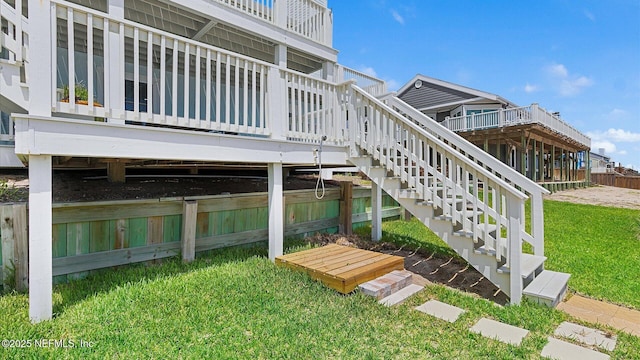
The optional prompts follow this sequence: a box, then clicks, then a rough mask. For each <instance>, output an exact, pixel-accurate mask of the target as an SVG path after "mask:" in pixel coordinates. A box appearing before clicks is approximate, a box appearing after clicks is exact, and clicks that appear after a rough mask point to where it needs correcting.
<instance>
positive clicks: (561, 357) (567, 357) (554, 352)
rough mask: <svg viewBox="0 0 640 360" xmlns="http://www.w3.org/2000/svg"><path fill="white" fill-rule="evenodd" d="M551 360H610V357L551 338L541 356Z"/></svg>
mask: <svg viewBox="0 0 640 360" xmlns="http://www.w3.org/2000/svg"><path fill="white" fill-rule="evenodd" d="M540 355H542V356H544V357H546V358H549V359H557V360H575V359H580V360H608V359H609V355H607V354H603V353H600V352H597V351H593V350H591V349H587V348H583V347H582V346H578V345H574V344H570V343H568V342H566V341H562V340H558V339H554V338H552V337H550V338H549V343H548V344H547V345H545V347H544V348H543V349H542V354H540Z"/></svg>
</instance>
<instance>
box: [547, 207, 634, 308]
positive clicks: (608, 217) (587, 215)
mask: <svg viewBox="0 0 640 360" xmlns="http://www.w3.org/2000/svg"><path fill="white" fill-rule="evenodd" d="M544 218H545V226H544V228H545V255H546V256H547V258H548V259H547V262H546V263H545V266H546V267H547V268H548V269H552V270H557V271H562V272H568V273H571V279H570V280H569V288H570V289H571V290H574V291H576V292H578V293H581V294H585V295H587V296H590V297H593V298H596V299H602V300H607V301H610V302H614V303H619V304H623V305H627V306H631V307H634V308H636V309H638V310H640V238H639V237H638V235H639V233H640V223H638V221H639V219H640V211H638V210H630V209H620V208H613V207H604V206H594V205H580V204H572V203H567V202H559V201H545V202H544Z"/></svg>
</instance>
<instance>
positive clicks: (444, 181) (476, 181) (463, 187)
mask: <svg viewBox="0 0 640 360" xmlns="http://www.w3.org/2000/svg"><path fill="white" fill-rule="evenodd" d="M345 92H346V93H347V94H348V95H347V96H346V102H347V104H348V107H349V108H350V109H351V110H350V111H349V114H348V118H349V130H350V132H351V139H350V141H351V144H352V147H359V148H361V149H364V150H365V151H366V152H367V153H368V154H369V155H371V156H372V157H373V158H374V159H376V160H378V161H379V162H380V165H382V166H384V167H385V168H386V170H387V171H389V172H392V173H393V174H394V176H396V177H398V178H400V179H401V180H402V181H403V182H406V183H407V184H408V187H409V188H410V189H413V190H415V191H416V192H417V194H418V195H417V198H419V199H424V200H425V201H426V202H427V203H430V204H432V206H434V207H435V208H436V209H442V213H443V215H444V216H445V218H447V219H448V220H450V221H451V222H452V223H453V224H456V223H458V224H462V228H463V229H464V230H465V231H468V233H469V234H470V236H471V237H472V238H473V240H474V242H482V243H483V244H484V246H485V248H488V249H493V250H495V253H494V255H495V257H496V259H497V260H498V261H506V264H507V265H508V266H510V271H511V277H512V281H511V286H512V289H511V296H512V299H513V297H514V296H515V298H516V300H517V301H519V295H518V294H519V293H520V292H521V286H522V283H521V279H520V275H519V272H520V257H521V252H522V249H521V246H522V242H523V241H525V242H527V243H530V244H531V245H532V246H534V247H535V248H536V251H539V250H540V249H541V248H542V247H543V246H542V241H544V240H543V239H544V235H543V234H542V237H541V238H534V236H533V235H532V234H531V233H530V232H528V231H527V230H526V228H525V222H526V221H525V200H526V199H527V195H525V194H524V193H523V192H521V191H520V190H518V189H516V187H514V186H513V185H512V184H509V183H507V182H506V181H505V180H503V179H502V178H501V177H500V176H498V175H496V174H495V173H492V172H490V171H489V170H487V169H485V168H484V167H482V166H480V165H479V164H477V163H476V161H475V160H472V159H470V158H469V157H468V155H473V156H475V155H476V154H477V153H480V152H482V151H481V150H480V149H477V148H476V149H474V150H471V152H470V153H468V154H467V155H464V154H462V153H461V152H459V150H457V149H455V148H454V147H452V146H451V144H447V143H446V142H445V141H446V139H443V138H440V137H438V136H436V135H434V134H432V133H431V132H428V131H426V130H425V129H423V128H422V127H421V126H418V125H417V124H415V123H414V122H413V121H411V120H410V119H407V118H406V117H405V116H403V115H402V114H400V113H399V112H397V111H395V110H394V109H393V108H391V107H389V106H387V105H385V104H384V103H382V102H380V101H379V100H377V99H376V98H375V97H373V96H372V95H370V94H368V93H367V92H366V91H364V90H363V89H361V88H359V87H357V86H355V85H353V84H347V85H346V89H345ZM438 126H439V125H438ZM443 130H444V129H443ZM451 135H454V138H455V134H451ZM495 166H496V167H495V168H494V171H495V172H499V171H500V170H502V169H503V168H507V166H506V165H505V164H502V163H497V164H496V165H495ZM536 186H537V185H536ZM456 199H460V200H461V201H462V204H463V205H462V206H461V209H460V210H458V208H457V207H456V203H457V200H456ZM467 204H472V206H471V207H468V206H467ZM540 211H542V208H541V207H540ZM481 225H482V226H481ZM490 225H495V226H496V229H497V230H496V231H495V235H492V234H491V232H490V231H486V230H483V229H482V227H484V229H489V226H490ZM540 225H541V224H540ZM540 230H541V229H540ZM505 234H506V238H505ZM517 287H520V290H518V288H517Z"/></svg>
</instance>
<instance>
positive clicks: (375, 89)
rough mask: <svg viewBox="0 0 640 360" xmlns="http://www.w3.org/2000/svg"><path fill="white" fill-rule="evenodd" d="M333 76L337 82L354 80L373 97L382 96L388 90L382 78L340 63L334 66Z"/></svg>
mask: <svg viewBox="0 0 640 360" xmlns="http://www.w3.org/2000/svg"><path fill="white" fill-rule="evenodd" d="M335 78H336V81H337V82H344V81H349V80H355V83H356V85H358V87H360V88H361V89H363V90H364V91H366V92H367V93H369V94H371V95H373V96H375V97H378V96H382V95H384V94H386V93H387V92H388V91H387V83H386V82H385V81H384V80H381V79H378V78H376V77H375V76H371V75H369V74H365V73H364V72H362V71H358V70H355V69H351V68H348V67H346V66H342V65H340V64H337V65H336V67H335Z"/></svg>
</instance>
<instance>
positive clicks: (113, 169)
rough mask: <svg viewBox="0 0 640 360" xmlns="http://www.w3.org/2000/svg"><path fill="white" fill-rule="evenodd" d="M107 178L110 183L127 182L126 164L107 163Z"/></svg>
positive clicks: (117, 162) (118, 162)
mask: <svg viewBox="0 0 640 360" xmlns="http://www.w3.org/2000/svg"><path fill="white" fill-rule="evenodd" d="M107 178H108V179H109V182H110V183H124V182H125V180H126V167H125V163H124V162H120V161H109V162H108V163H107Z"/></svg>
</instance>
